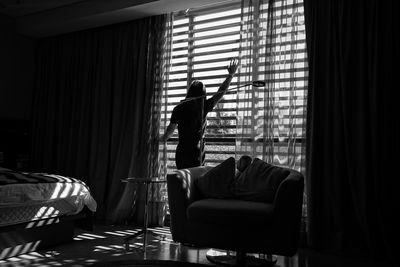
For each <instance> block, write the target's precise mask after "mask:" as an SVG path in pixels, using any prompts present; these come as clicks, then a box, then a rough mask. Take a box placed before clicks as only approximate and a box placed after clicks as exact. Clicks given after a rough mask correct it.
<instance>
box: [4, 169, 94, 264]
mask: <svg viewBox="0 0 400 267" xmlns="http://www.w3.org/2000/svg"><path fill="white" fill-rule="evenodd" d="M96 208H97V204H96V201H95V200H94V198H93V196H92V194H91V193H90V189H89V187H88V186H87V185H86V184H85V183H84V182H83V181H81V180H79V179H76V178H71V177H66V176H61V175H55V174H47V173H27V172H19V171H15V170H11V169H7V168H2V167H0V259H5V258H9V257H13V256H16V255H20V254H24V253H27V252H31V251H36V250H40V249H44V248H48V247H50V246H54V245H57V244H61V243H65V242H68V241H71V240H72V239H73V237H74V229H75V227H77V226H78V227H81V228H84V229H87V230H90V229H91V219H92V215H93V213H94V212H95V211H96Z"/></svg>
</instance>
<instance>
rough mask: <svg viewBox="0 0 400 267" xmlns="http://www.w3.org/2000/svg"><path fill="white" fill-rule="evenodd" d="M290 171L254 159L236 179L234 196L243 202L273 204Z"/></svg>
mask: <svg viewBox="0 0 400 267" xmlns="http://www.w3.org/2000/svg"><path fill="white" fill-rule="evenodd" d="M288 174H289V170H287V169H283V168H280V167H277V166H274V165H272V164H269V163H267V162H265V161H263V160H261V159H258V158H254V159H253V161H252V162H251V164H250V165H249V166H248V167H247V168H246V169H245V170H244V171H243V172H242V173H241V174H240V175H239V176H238V177H236V179H235V183H234V188H233V194H234V197H235V198H237V199H241V200H248V201H256V202H268V203H272V202H273V200H274V197H275V193H276V191H277V190H278V186H279V185H280V183H281V182H282V181H283V180H284V179H285V178H286V177H287V175H288Z"/></svg>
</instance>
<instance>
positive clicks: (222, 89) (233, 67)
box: [212, 59, 239, 106]
mask: <svg viewBox="0 0 400 267" xmlns="http://www.w3.org/2000/svg"><path fill="white" fill-rule="evenodd" d="M238 64H239V60H238V59H232V60H231V61H230V62H229V65H228V67H227V70H228V76H226V78H225V81H224V82H223V83H222V84H221V85H220V86H219V89H218V92H216V93H215V94H214V95H213V96H212V99H213V104H214V106H215V105H216V104H217V103H218V102H219V101H220V100H221V98H222V97H223V96H224V94H225V93H226V91H227V90H228V88H229V85H230V84H231V81H232V78H233V76H234V75H235V73H236V71H237V69H238V66H239V65H238Z"/></svg>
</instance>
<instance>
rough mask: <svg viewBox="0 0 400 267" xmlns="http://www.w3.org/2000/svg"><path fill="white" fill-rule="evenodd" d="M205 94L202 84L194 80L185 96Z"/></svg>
mask: <svg viewBox="0 0 400 267" xmlns="http://www.w3.org/2000/svg"><path fill="white" fill-rule="evenodd" d="M203 95H206V90H205V88H204V84H203V83H202V82H200V81H198V80H194V81H193V82H192V83H191V84H190V86H189V89H188V91H187V94H186V97H188V98H189V97H198V96H203Z"/></svg>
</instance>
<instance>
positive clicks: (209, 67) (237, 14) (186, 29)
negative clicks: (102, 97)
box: [160, 1, 307, 169]
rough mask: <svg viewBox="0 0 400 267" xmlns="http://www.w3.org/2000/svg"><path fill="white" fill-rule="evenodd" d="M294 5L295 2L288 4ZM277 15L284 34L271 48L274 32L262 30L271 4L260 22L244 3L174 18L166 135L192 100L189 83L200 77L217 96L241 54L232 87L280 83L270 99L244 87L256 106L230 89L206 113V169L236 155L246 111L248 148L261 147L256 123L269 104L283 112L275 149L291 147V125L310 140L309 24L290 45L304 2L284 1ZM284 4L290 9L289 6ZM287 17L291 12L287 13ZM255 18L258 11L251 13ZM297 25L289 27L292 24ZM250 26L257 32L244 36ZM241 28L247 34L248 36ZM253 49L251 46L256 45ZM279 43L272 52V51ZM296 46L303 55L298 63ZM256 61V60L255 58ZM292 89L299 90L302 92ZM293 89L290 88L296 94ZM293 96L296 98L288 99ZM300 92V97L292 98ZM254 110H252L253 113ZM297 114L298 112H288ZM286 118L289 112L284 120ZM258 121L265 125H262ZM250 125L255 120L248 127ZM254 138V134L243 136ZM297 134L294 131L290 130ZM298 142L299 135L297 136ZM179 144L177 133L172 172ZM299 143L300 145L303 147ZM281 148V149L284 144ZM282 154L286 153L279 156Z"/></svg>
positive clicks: (170, 153) (170, 152)
mask: <svg viewBox="0 0 400 267" xmlns="http://www.w3.org/2000/svg"><path fill="white" fill-rule="evenodd" d="M288 2H289V3H288ZM277 3H278V4H277V6H276V7H275V8H274V12H278V13H279V12H283V13H282V14H279V16H277V18H276V21H274V27H281V28H282V29H281V30H280V31H274V33H275V34H276V36H272V38H271V40H273V42H272V43H267V42H266V40H265V39H263V38H261V37H260V36H263V35H266V34H268V33H266V32H263V31H264V29H266V28H267V27H266V26H265V25H264V24H265V23H267V22H266V21H267V20H266V16H267V12H268V6H267V5H261V6H260V8H259V10H258V11H257V12H256V14H257V15H258V17H257V18H255V17H254V16H250V15H249V16H247V13H248V12H249V10H247V9H246V8H245V9H243V10H242V9H241V4H240V2H229V3H228V4H224V5H220V6H213V7H211V8H203V9H197V10H189V11H186V12H177V13H176V14H174V19H173V24H172V25H171V27H172V42H171V43H172V47H171V51H170V54H169V55H170V59H169V63H170V64H169V66H168V68H167V72H168V73H167V75H166V77H168V78H167V80H166V81H165V83H166V86H165V89H164V92H163V105H164V106H163V108H164V110H165V112H163V114H162V118H161V119H162V122H161V125H162V127H161V129H160V131H161V133H164V131H165V127H166V125H167V123H168V122H169V119H170V117H171V113H172V110H173V108H174V107H175V106H176V105H177V104H178V103H179V102H180V101H181V100H182V99H183V98H184V97H185V95H186V90H187V88H188V86H189V84H190V83H191V82H192V81H193V80H195V79H197V80H201V81H202V82H203V83H204V84H205V86H206V91H207V96H208V97H211V96H212V95H213V94H214V93H215V92H217V90H218V87H219V85H220V84H221V83H222V82H223V80H224V79H225V77H226V75H227V73H228V72H227V70H226V66H227V65H228V64H229V61H230V59H231V58H238V57H240V64H241V67H240V70H239V73H238V74H237V75H235V77H234V78H233V80H232V83H231V86H230V88H234V87H237V86H239V85H243V82H246V81H245V80H246V77H250V78H251V79H252V80H266V79H269V81H273V84H274V86H276V88H275V90H274V94H273V95H271V94H268V95H267V94H265V92H264V91H259V92H256V90H257V89H255V88H252V87H251V86H249V87H244V88H243V89H241V90H243V92H246V91H247V92H250V91H252V93H253V91H254V92H255V94H254V98H252V100H251V103H247V102H249V101H248V100H245V99H241V98H240V97H238V96H237V93H236V92H235V90H233V91H228V92H227V93H226V95H225V96H224V98H223V99H222V100H221V101H220V103H218V105H217V106H216V107H215V108H214V110H213V111H212V112H210V113H209V114H208V116H207V130H206V135H205V144H206V165H216V164H218V163H220V162H222V161H223V160H225V159H226V158H228V157H230V156H233V157H234V156H235V154H236V152H237V151H236V146H237V138H238V129H237V123H238V119H237V116H238V113H240V112H241V111H246V113H245V116H244V117H243V121H242V122H241V123H242V124H241V129H240V131H241V135H240V136H241V137H240V138H247V139H248V140H247V143H248V144H250V143H254V142H262V141H263V140H262V139H263V137H259V138H258V137H257V129H255V128H254V125H255V124H256V125H263V124H265V123H266V122H265V121H264V120H265V114H264V113H265V112H266V111H265V110H266V109H267V108H266V106H265V105H269V104H268V103H269V102H271V101H272V102H274V103H275V104H274V105H273V107H274V108H276V107H279V108H278V111H279V112H277V113H276V114H275V113H274V111H272V113H271V114H272V116H271V120H276V121H279V123H274V124H273V127H277V128H279V129H276V130H277V131H279V132H280V133H281V134H280V135H279V136H277V138H276V139H274V138H272V139H273V141H274V142H276V144H277V146H276V149H278V150H280V151H282V153H284V151H285V145H286V147H287V144H288V139H289V138H291V136H289V131H288V132H287V135H288V136H287V137H286V138H285V136H284V134H282V132H284V130H283V128H285V125H287V126H289V125H290V127H292V128H293V127H294V128H296V126H295V125H296V124H298V125H299V127H298V132H297V133H296V140H297V141H298V142H299V143H301V142H302V138H303V137H304V136H303V135H304V133H303V127H302V126H301V125H302V124H303V123H304V112H305V97H306V96H305V95H304V87H305V86H306V80H307V77H306V69H307V63H306V50H305V29H304V23H303V25H301V23H300V24H299V26H298V27H297V29H296V30H298V33H296V38H297V39H296V40H295V42H294V41H293V40H286V39H285V38H289V35H287V34H285V30H284V28H285V25H286V24H287V23H288V20H290V19H293V16H294V14H293V12H292V13H290V12H287V10H286V9H289V8H288V5H290V10H296V12H297V13H296V14H295V15H298V14H301V13H302V12H303V11H302V5H300V4H299V6H298V7H296V6H295V4H293V3H290V1H282V2H281V4H280V2H279V1H278V2H277ZM283 3H285V4H283ZM284 12H287V14H286V15H285V14H284ZM252 14H253V13H252ZM289 23H290V22H289ZM246 25H251V27H256V28H257V29H258V32H257V33H256V34H255V35H253V34H243V31H244V30H246ZM241 30H242V32H241ZM250 44H251V45H250ZM266 46H272V47H271V48H270V49H271V50H270V51H273V53H269V54H268V55H266V53H265V47H266ZM293 49H295V50H296V56H295V59H294V58H293ZM255 57H256V60H255ZM268 62H273V64H274V67H273V68H268V69H266V63H268ZM293 87H296V88H299V90H298V91H296V90H293ZM289 89H290V90H289ZM289 94H291V96H292V97H289ZM293 94H297V96H296V97H295V100H293V99H294V98H293ZM249 109H251V111H249ZM293 109H295V110H296V112H298V116H295V117H293V116H289V114H292V113H293V112H292V110H293ZM289 110H291V112H289ZM285 114H286V115H285ZM257 118H259V120H257ZM246 121H248V123H247V124H246ZM243 133H247V134H248V137H247V134H243ZM290 134H291V135H293V133H290ZM292 137H293V136H292ZM177 141H178V133H177V132H175V133H174V135H173V136H172V138H171V139H169V141H168V143H167V149H166V150H167V164H168V166H169V168H170V169H174V168H175V148H176V145H177ZM297 141H296V142H297ZM278 144H282V145H278ZM278 152H279V151H278Z"/></svg>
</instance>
